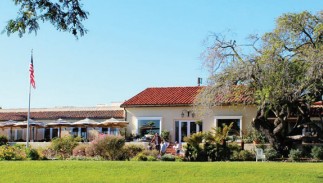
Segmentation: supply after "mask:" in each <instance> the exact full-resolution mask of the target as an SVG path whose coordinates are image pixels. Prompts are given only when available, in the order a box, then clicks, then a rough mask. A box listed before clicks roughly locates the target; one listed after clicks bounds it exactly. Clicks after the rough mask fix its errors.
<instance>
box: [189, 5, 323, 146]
mask: <svg viewBox="0 0 323 183" xmlns="http://www.w3.org/2000/svg"><path fill="white" fill-rule="evenodd" d="M248 38H249V41H250V43H249V44H241V45H240V44H237V43H236V41H232V40H228V39H227V38H226V37H225V36H224V35H221V34H215V35H214V36H213V37H211V39H210V40H211V43H210V45H209V47H207V49H206V50H205V52H204V53H203V58H204V62H205V63H204V65H205V66H206V67H207V68H208V70H209V71H210V78H209V81H208V86H207V87H205V89H204V90H203V91H201V92H200V94H199V96H198V97H197V99H196V101H195V106H196V108H197V109H198V111H203V112H202V113H201V112H200V115H201V114H205V113H206V112H205V111H210V110H209V109H212V107H213V106H217V105H223V104H226V105H227V104H230V105H239V104H241V102H242V104H256V105H257V107H258V110H257V114H256V116H255V118H254V121H253V122H252V125H253V127H255V128H256V129H257V130H259V131H261V132H262V133H263V134H265V135H266V137H267V139H268V140H269V141H270V143H271V144H272V145H273V147H275V149H276V150H278V151H279V152H282V151H283V149H284V148H285V147H286V146H289V144H287V136H289V135H293V134H296V133H299V132H300V130H301V129H302V127H303V126H304V125H309V126H311V127H312V128H313V129H315V131H316V132H317V134H318V136H319V138H320V139H323V133H322V129H321V128H320V127H319V126H318V125H317V124H315V123H314V122H312V121H311V119H310V117H311V111H310V106H311V104H312V102H313V101H315V100H318V99H320V98H321V96H322V93H323V92H322V91H323V78H322V77H323V12H319V13H318V14H317V15H312V14H311V13H309V12H307V11H304V12H301V13H287V14H283V15H282V16H280V17H279V18H278V19H277V22H276V28H275V29H274V30H273V31H272V32H269V33H266V34H264V35H263V36H262V37H259V36H258V35H251V36H249V37H248ZM226 97H227V98H231V99H232V100H226ZM236 97H240V98H239V100H235V98H236ZM269 116H274V118H275V119H274V121H271V120H269ZM292 116H293V117H297V121H296V123H295V125H293V126H291V127H290V128H288V120H289V119H290V117H292ZM321 121H322V118H321Z"/></svg>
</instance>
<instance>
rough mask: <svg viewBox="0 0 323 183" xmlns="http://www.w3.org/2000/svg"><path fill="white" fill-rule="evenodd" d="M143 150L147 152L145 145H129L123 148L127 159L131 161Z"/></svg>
mask: <svg viewBox="0 0 323 183" xmlns="http://www.w3.org/2000/svg"><path fill="white" fill-rule="evenodd" d="M143 150H145V147H144V146H143V145H137V144H127V145H125V146H124V148H123V152H124V156H125V159H131V158H133V157H135V156H136V155H137V154H138V153H140V152H142V151H143Z"/></svg>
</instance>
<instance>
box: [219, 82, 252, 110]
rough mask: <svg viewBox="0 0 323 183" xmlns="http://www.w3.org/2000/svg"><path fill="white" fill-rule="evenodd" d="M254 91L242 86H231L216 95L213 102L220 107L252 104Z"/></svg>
mask: <svg viewBox="0 0 323 183" xmlns="http://www.w3.org/2000/svg"><path fill="white" fill-rule="evenodd" d="M253 93H254V91H253V90H252V89H250V88H248V87H246V86H244V85H236V86H232V87H230V88H229V89H228V91H227V92H225V93H218V94H217V95H216V97H215V102H216V103H218V104H221V105H232V104H245V105H249V104H254V103H255V101H254V97H253Z"/></svg>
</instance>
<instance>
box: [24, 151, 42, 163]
mask: <svg viewBox="0 0 323 183" xmlns="http://www.w3.org/2000/svg"><path fill="white" fill-rule="evenodd" d="M26 154H27V157H28V158H30V159H31V160H38V159H39V158H40V156H39V153H38V151H37V150H36V149H26Z"/></svg>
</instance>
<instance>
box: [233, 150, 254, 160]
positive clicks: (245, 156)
mask: <svg viewBox="0 0 323 183" xmlns="http://www.w3.org/2000/svg"><path fill="white" fill-rule="evenodd" d="M231 159H232V160H237V161H252V160H254V154H253V153H252V152H251V151H248V150H241V151H233V153H232V156H231Z"/></svg>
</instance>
